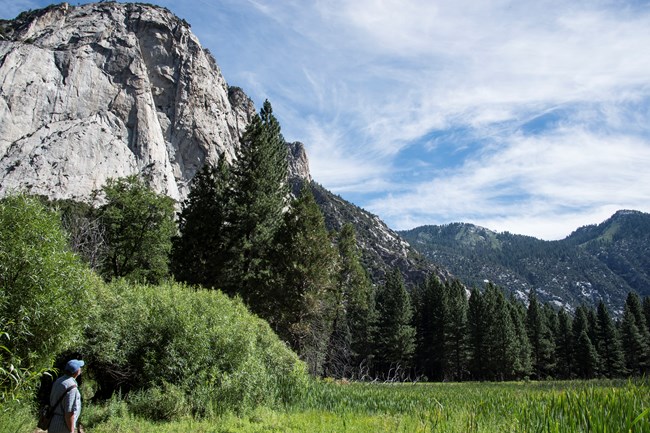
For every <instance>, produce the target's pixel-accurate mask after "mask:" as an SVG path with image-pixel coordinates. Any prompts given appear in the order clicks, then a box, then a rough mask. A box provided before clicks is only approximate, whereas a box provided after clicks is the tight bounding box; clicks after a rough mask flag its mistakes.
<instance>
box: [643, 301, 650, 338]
mask: <svg viewBox="0 0 650 433" xmlns="http://www.w3.org/2000/svg"><path fill="white" fill-rule="evenodd" d="M643 314H644V316H645V324H646V326H647V328H648V333H650V296H646V297H645V298H643Z"/></svg>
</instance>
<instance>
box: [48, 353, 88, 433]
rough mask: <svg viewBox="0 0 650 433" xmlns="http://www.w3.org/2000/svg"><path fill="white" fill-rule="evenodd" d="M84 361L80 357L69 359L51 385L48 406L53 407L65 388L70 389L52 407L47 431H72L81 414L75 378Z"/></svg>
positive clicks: (61, 432) (67, 432)
mask: <svg viewBox="0 0 650 433" xmlns="http://www.w3.org/2000/svg"><path fill="white" fill-rule="evenodd" d="M83 366H84V362H83V361H82V360H80V359H71V360H70V361H68V362H67V364H66V365H65V369H64V374H63V376H61V377H60V378H58V379H57V380H56V381H55V382H54V384H53V385H52V392H51V393H50V406H52V407H54V405H55V404H56V402H57V401H58V400H59V398H61V396H62V395H63V393H64V392H66V389H68V388H70V387H71V386H74V388H72V389H70V390H69V391H68V392H67V393H66V395H65V396H64V397H63V399H61V402H60V403H59V404H58V405H57V406H56V407H55V408H54V416H53V417H52V421H51V422H50V428H48V430H47V431H48V432H49V433H74V431H75V429H76V427H77V421H78V420H79V415H80V414H81V393H80V392H79V387H78V386H77V378H78V377H79V375H80V374H81V367H83Z"/></svg>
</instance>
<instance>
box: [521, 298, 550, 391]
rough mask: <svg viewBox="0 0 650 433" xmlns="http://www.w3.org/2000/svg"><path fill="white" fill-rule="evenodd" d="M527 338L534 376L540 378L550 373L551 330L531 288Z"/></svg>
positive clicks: (527, 316) (527, 317)
mask: <svg viewBox="0 0 650 433" xmlns="http://www.w3.org/2000/svg"><path fill="white" fill-rule="evenodd" d="M526 326H527V329H528V339H529V341H530V346H531V349H532V352H531V354H532V359H531V361H532V364H533V372H534V375H535V377H536V378H538V379H542V378H544V377H546V376H547V375H548V374H549V373H550V370H551V369H550V363H551V361H550V359H551V356H552V352H553V343H552V341H551V331H550V329H549V327H548V325H547V322H546V317H545V315H544V312H543V310H542V307H541V306H540V304H539V302H538V301H537V294H536V293H535V290H534V289H531V291H530V294H529V296H528V312H527V314H526Z"/></svg>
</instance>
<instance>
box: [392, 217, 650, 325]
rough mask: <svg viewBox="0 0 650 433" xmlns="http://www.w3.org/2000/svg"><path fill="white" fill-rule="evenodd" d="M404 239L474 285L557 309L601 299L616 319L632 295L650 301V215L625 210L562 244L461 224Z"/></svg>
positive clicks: (429, 229)
mask: <svg viewBox="0 0 650 433" xmlns="http://www.w3.org/2000/svg"><path fill="white" fill-rule="evenodd" d="M399 234H400V235H401V236H402V237H404V239H406V240H407V241H409V243H410V244H411V245H412V246H413V247H414V248H415V249H417V250H418V251H420V252H421V253H422V254H424V255H425V256H426V257H427V258H428V259H430V260H431V261H432V262H434V263H438V264H440V265H441V266H444V267H445V268H447V269H448V270H449V271H450V272H451V273H452V274H453V275H455V276H456V277H458V278H459V279H460V280H461V281H463V282H464V283H465V284H467V285H468V286H470V287H472V286H474V287H481V286H482V285H483V284H484V283H485V282H486V281H490V282H492V283H494V284H496V285H498V286H501V287H503V288H505V289H507V290H508V291H509V292H512V293H513V294H514V295H515V296H517V297H518V298H519V299H526V294H527V293H528V292H529V291H530V289H532V288H534V289H535V290H536V291H537V293H538V296H539V298H540V299H541V300H543V301H545V302H551V303H552V304H553V305H555V306H556V307H559V306H565V307H567V308H570V309H574V308H576V307H577V306H579V305H581V304H583V303H587V304H589V305H596V304H597V303H598V301H600V300H603V301H604V302H605V303H606V305H608V306H609V308H611V309H612V310H613V311H614V313H615V314H616V315H617V316H618V315H620V314H621V312H622V306H623V302H624V300H625V297H626V295H627V293H628V292H630V291H635V292H637V293H639V294H640V295H641V296H648V295H650V215H648V214H645V213H642V212H636V211H619V212H617V213H616V214H615V215H613V216H612V217H611V218H609V219H608V220H607V221H605V222H603V223H601V224H598V225H593V226H587V227H582V228H580V229H578V230H576V231H575V232H574V233H572V234H571V235H570V236H568V237H567V238H566V239H563V240H560V241H543V240H539V239H535V238H532V237H528V236H521V235H514V234H511V233H507V232H506V233H495V232H493V231H491V230H488V229H485V228H482V227H477V226H474V225H471V224H462V223H454V224H448V225H444V226H424V227H418V228H415V229H412V230H409V231H403V232H399Z"/></svg>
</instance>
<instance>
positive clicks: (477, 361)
mask: <svg viewBox="0 0 650 433" xmlns="http://www.w3.org/2000/svg"><path fill="white" fill-rule="evenodd" d="M488 323H489V322H488V318H487V313H486V310H485V302H484V300H483V295H482V294H481V292H480V291H479V289H477V288H476V287H475V288H473V289H472V290H471V292H470V295H469V301H468V308H467V328H468V335H469V337H468V340H469V341H468V343H469V371H470V374H471V376H472V379H474V380H483V379H486V377H487V369H486V365H487V362H486V361H487V354H488V349H489V347H488V344H487V339H486V331H487V329H488Z"/></svg>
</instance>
